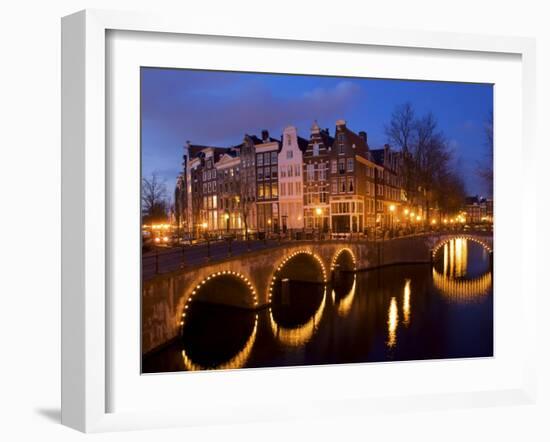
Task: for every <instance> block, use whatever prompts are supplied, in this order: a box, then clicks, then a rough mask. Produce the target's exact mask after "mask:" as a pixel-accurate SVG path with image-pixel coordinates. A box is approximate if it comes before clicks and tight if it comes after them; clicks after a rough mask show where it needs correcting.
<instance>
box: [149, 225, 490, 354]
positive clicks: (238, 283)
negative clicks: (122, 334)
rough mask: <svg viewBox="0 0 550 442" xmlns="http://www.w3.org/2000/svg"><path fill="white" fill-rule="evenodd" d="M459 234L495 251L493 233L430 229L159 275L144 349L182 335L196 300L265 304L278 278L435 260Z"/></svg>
mask: <svg viewBox="0 0 550 442" xmlns="http://www.w3.org/2000/svg"><path fill="white" fill-rule="evenodd" d="M455 238H465V239H468V240H471V241H475V242H478V243H480V244H481V245H482V246H483V247H485V248H486V249H487V250H489V251H491V252H492V245H493V240H492V234H483V235H481V234H452V233H446V234H441V235H437V234H430V235H416V236H408V237H401V238H394V239H391V240H385V241H365V240H354V241H349V240H347V241H346V240H334V241H292V242H283V243H281V245H279V246H278V247H275V248H270V249H266V250H258V251H253V252H249V253H246V254H243V255H240V256H236V257H232V258H225V259H222V260H217V261H215V262H205V263H203V264H200V265H193V266H188V267H186V268H184V269H182V270H179V271H176V272H172V273H165V274H162V275H158V276H156V277H155V278H153V279H151V280H148V281H145V282H144V283H143V296H142V352H143V353H147V352H149V351H151V350H154V349H155V348H158V347H160V346H162V345H163V344H165V343H168V342H170V341H171V340H173V339H175V338H176V337H178V336H179V335H180V333H181V330H182V327H183V325H184V322H185V317H186V310H187V309H188V307H189V305H190V303H191V302H192V301H193V300H194V299H201V300H203V301H207V302H212V303H218V304H226V305H230V306H234V307H239V308H247V309H259V308H264V307H266V306H267V305H269V304H270V302H271V293H272V290H273V287H274V285H275V283H276V282H277V280H283V279H285V278H288V279H291V280H305V281H312V282H319V283H325V282H327V281H328V280H329V279H330V278H331V277H332V275H333V272H334V271H335V270H343V271H361V270H368V269H373V268H377V267H382V266H388V265H396V264H411V263H430V262H432V259H433V256H434V255H435V253H437V250H439V248H440V247H441V246H442V245H443V244H445V243H446V242H448V241H450V240H451V239H455ZM206 286H208V291H207V293H206V291H205V290H204V288H205V287H206Z"/></svg>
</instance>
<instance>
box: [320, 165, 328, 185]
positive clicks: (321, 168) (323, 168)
mask: <svg viewBox="0 0 550 442" xmlns="http://www.w3.org/2000/svg"><path fill="white" fill-rule="evenodd" d="M318 167H319V180H320V181H325V180H326V179H327V178H326V174H325V164H324V163H321V164H319V166H318Z"/></svg>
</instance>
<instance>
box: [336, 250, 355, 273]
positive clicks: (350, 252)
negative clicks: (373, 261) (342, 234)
mask: <svg viewBox="0 0 550 442" xmlns="http://www.w3.org/2000/svg"><path fill="white" fill-rule="evenodd" d="M342 257H343V258H345V257H349V259H351V263H352V267H353V270H354V271H355V270H357V259H356V257H355V253H353V250H351V249H350V248H349V247H342V248H340V249H338V250H337V251H336V253H335V254H334V257H333V258H332V262H331V264H330V270H331V271H332V270H334V269H335V268H336V265H337V264H338V260H339V259H341V258H342ZM346 270H349V269H346Z"/></svg>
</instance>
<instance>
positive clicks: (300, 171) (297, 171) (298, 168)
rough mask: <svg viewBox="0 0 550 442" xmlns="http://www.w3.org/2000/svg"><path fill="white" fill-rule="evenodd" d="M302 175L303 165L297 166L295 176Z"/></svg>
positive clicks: (295, 166)
mask: <svg viewBox="0 0 550 442" xmlns="http://www.w3.org/2000/svg"><path fill="white" fill-rule="evenodd" d="M301 174H302V165H301V164H295V165H294V176H300V175H301Z"/></svg>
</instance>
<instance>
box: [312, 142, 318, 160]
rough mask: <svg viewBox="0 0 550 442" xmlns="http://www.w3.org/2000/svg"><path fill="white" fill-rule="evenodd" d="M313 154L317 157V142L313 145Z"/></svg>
mask: <svg viewBox="0 0 550 442" xmlns="http://www.w3.org/2000/svg"><path fill="white" fill-rule="evenodd" d="M313 156H314V157H318V156H319V144H318V143H315V144H314V145H313Z"/></svg>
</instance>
